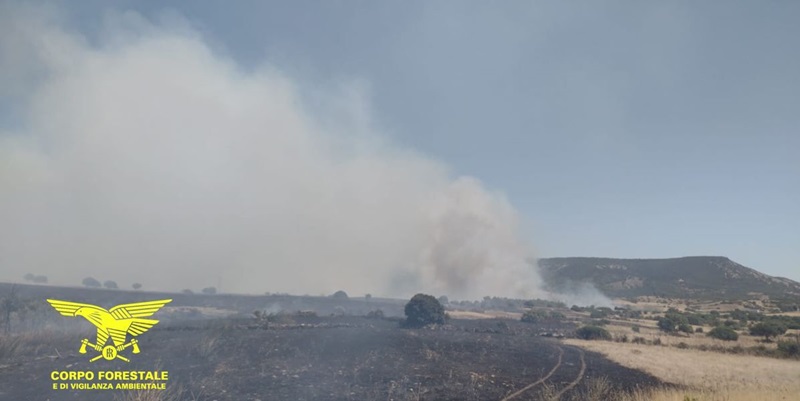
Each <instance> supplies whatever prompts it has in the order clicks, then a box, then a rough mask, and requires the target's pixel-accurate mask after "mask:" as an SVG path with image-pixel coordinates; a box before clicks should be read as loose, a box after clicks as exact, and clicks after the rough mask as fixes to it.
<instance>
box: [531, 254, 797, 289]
mask: <svg viewBox="0 0 800 401" xmlns="http://www.w3.org/2000/svg"><path fill="white" fill-rule="evenodd" d="M537 264H538V265H539V267H540V270H541V272H542V276H543V278H544V280H545V282H546V284H547V285H548V286H549V287H551V288H553V289H565V288H569V287H573V286H575V285H578V284H581V283H587V282H588V283H591V284H593V285H594V286H595V287H597V289H598V290H600V291H601V292H603V293H604V294H606V295H608V296H610V297H639V296H658V297H672V298H695V299H746V298H754V297H759V296H768V297H770V298H773V299H782V298H800V283H798V282H796V281H794V280H790V279H788V278H784V277H774V276H770V275H768V274H765V273H762V272H759V271H758V270H755V269H753V268H750V267H747V266H744V265H741V264H739V263H736V262H734V261H733V260H731V259H730V258H728V257H725V256H684V257H676V258H659V259H644V258H642V259H639V258H637V259H625V258H606V257H556V258H542V259H539V260H538V261H537Z"/></svg>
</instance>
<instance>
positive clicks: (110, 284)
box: [103, 280, 119, 290]
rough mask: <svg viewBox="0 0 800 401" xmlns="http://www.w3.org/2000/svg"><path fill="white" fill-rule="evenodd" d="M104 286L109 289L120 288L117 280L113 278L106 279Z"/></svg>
mask: <svg viewBox="0 0 800 401" xmlns="http://www.w3.org/2000/svg"><path fill="white" fill-rule="evenodd" d="M103 287H106V288H108V289H109V290H116V289H117V288H119V287H117V282H116V281H113V280H106V281H105V282H104V283H103Z"/></svg>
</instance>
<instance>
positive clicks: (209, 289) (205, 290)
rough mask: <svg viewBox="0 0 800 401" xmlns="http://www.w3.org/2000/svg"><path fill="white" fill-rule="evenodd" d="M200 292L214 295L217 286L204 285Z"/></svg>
mask: <svg viewBox="0 0 800 401" xmlns="http://www.w3.org/2000/svg"><path fill="white" fill-rule="evenodd" d="M200 292H202V293H203V294H206V295H214V294H216V293H217V287H206V288H203V289H202V290H200Z"/></svg>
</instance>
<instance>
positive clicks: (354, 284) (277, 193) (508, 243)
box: [0, 6, 540, 298]
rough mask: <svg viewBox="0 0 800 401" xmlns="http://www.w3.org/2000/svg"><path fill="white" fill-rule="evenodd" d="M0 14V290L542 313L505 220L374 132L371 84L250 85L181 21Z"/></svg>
mask: <svg viewBox="0 0 800 401" xmlns="http://www.w3.org/2000/svg"><path fill="white" fill-rule="evenodd" d="M0 15H2V17H0V63H2V64H1V65H0V67H1V68H0V99H2V100H1V101H0V106H2V109H0V110H1V111H2V113H3V115H4V116H5V118H4V120H5V123H3V125H2V126H0V221H1V222H2V224H0V258H1V259H0V266H2V269H1V270H0V271H2V273H0V275H2V277H0V279H5V280H19V279H20V278H21V277H22V275H23V274H25V273H28V272H33V273H36V274H46V275H48V276H49V278H50V282H51V283H58V284H72V285H79V283H80V281H81V280H82V278H84V277H86V276H93V277H96V278H97V279H100V280H101V281H102V280H106V279H112V280H116V281H117V282H118V283H119V284H120V285H121V286H127V285H129V284H130V283H132V282H141V283H143V284H144V286H145V289H162V290H179V289H182V288H194V289H197V288H201V287H205V286H209V285H217V283H218V282H221V283H222V290H223V291H226V292H250V293H263V292H264V291H272V292H276V291H281V292H290V293H299V294H303V293H309V294H319V293H324V294H330V293H331V292H333V291H335V290H339V289H344V290H345V291H348V292H350V293H353V294H359V293H367V292H369V293H373V294H385V295H408V294H409V293H413V292H417V291H426V292H430V293H433V294H435V295H441V294H447V295H449V296H452V297H460V298H470V297H471V298H477V297H481V296H484V295H497V296H509V297H532V296H534V295H536V293H537V291H538V288H539V285H540V282H539V278H538V276H537V274H536V272H535V270H534V268H533V267H531V265H530V264H528V263H527V262H526V259H527V258H529V257H530V254H531V252H530V250H529V249H527V247H526V246H525V244H524V243H523V242H522V241H520V239H519V237H518V236H517V227H516V223H517V220H518V219H517V216H516V212H515V210H514V208H513V207H512V206H511V205H510V204H509V202H508V201H506V200H505V198H504V197H503V196H502V195H501V194H499V193H495V192H491V191H488V190H487V189H486V188H485V187H484V185H483V184H482V183H481V182H479V181H478V180H476V179H474V178H469V177H455V176H453V174H452V173H451V172H450V171H449V169H448V167H447V166H446V165H444V164H443V163H441V162H439V161H437V160H435V159H432V158H430V157H427V156H425V155H421V154H419V153H417V152H414V151H413V150H411V149H406V148H403V147H400V146H398V145H396V144H394V143H392V141H391V140H390V139H388V138H387V137H385V136H383V135H381V134H380V133H379V132H376V131H377V130H375V129H374V128H373V124H372V123H371V122H370V114H371V112H370V110H369V99H368V91H367V90H365V89H364V87H365V85H362V84H360V83H359V82H357V81H355V82H335V83H331V84H330V85H327V86H326V87H324V88H320V87H314V88H311V89H313V90H310V89H309V88H308V87H307V86H304V84H303V82H302V81H300V80H298V79H296V78H293V77H292V76H290V75H288V74H287V73H285V72H283V71H281V69H280V68H278V67H277V66H275V65H271V64H269V63H268V62H265V63H263V64H262V65H260V66H259V67H258V68H254V69H246V70H245V69H244V68H242V67H240V66H239V65H237V63H236V62H235V61H233V60H231V59H229V58H226V57H223V56H221V55H219V54H217V53H215V52H214V51H212V50H211V48H210V47H209V46H208V45H207V44H206V43H205V42H204V40H203V38H202V37H201V36H200V35H199V34H197V33H196V32H194V31H192V29H191V28H188V27H187V25H186V24H183V23H181V22H180V21H174V20H173V21H171V22H169V23H154V22H152V21H148V20H145V19H144V18H142V17H140V16H138V15H136V14H133V13H125V14H121V15H116V16H111V17H109V18H108V20H107V22H106V28H105V31H104V32H103V34H102V35H99V38H100V39H93V40H88V39H87V38H85V37H83V36H81V35H79V34H77V33H74V32H72V31H70V30H69V29H68V28H67V27H65V26H64V24H63V23H61V19H60V18H58V13H57V12H54V11H53V10H48V9H41V8H23V7H18V6H3V10H2V12H0Z"/></svg>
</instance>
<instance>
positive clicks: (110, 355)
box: [78, 338, 140, 362]
mask: <svg viewBox="0 0 800 401" xmlns="http://www.w3.org/2000/svg"><path fill="white" fill-rule="evenodd" d="M87 346H90V347H92V349H93V350H95V351H97V352H99V353H100V355H98V356H96V357H94V358H92V359H90V360H89V362H94V361H96V360H98V359H100V358H103V359H105V360H107V361H110V360H112V359H115V358H116V359H122V360H123V361H125V362H130V361H131V360H130V359H128V358H125V357H124V356H122V355H120V354H119V352H120V351H123V350H125V349H127V348H128V347H133V353H134V354H138V353H139V352H140V351H139V341H138V340H136V339H135V338H133V339H131V341H130V342H129V343H127V344H123V345H120V346H119V347H115V346H113V345H106V346H105V347H101V346H99V345H97V344H95V343H92V342H89V340H88V339H86V338H84V339H83V340H82V341H81V349H80V350H78V352H79V353H81V354H85V353H86V347H87Z"/></svg>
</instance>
